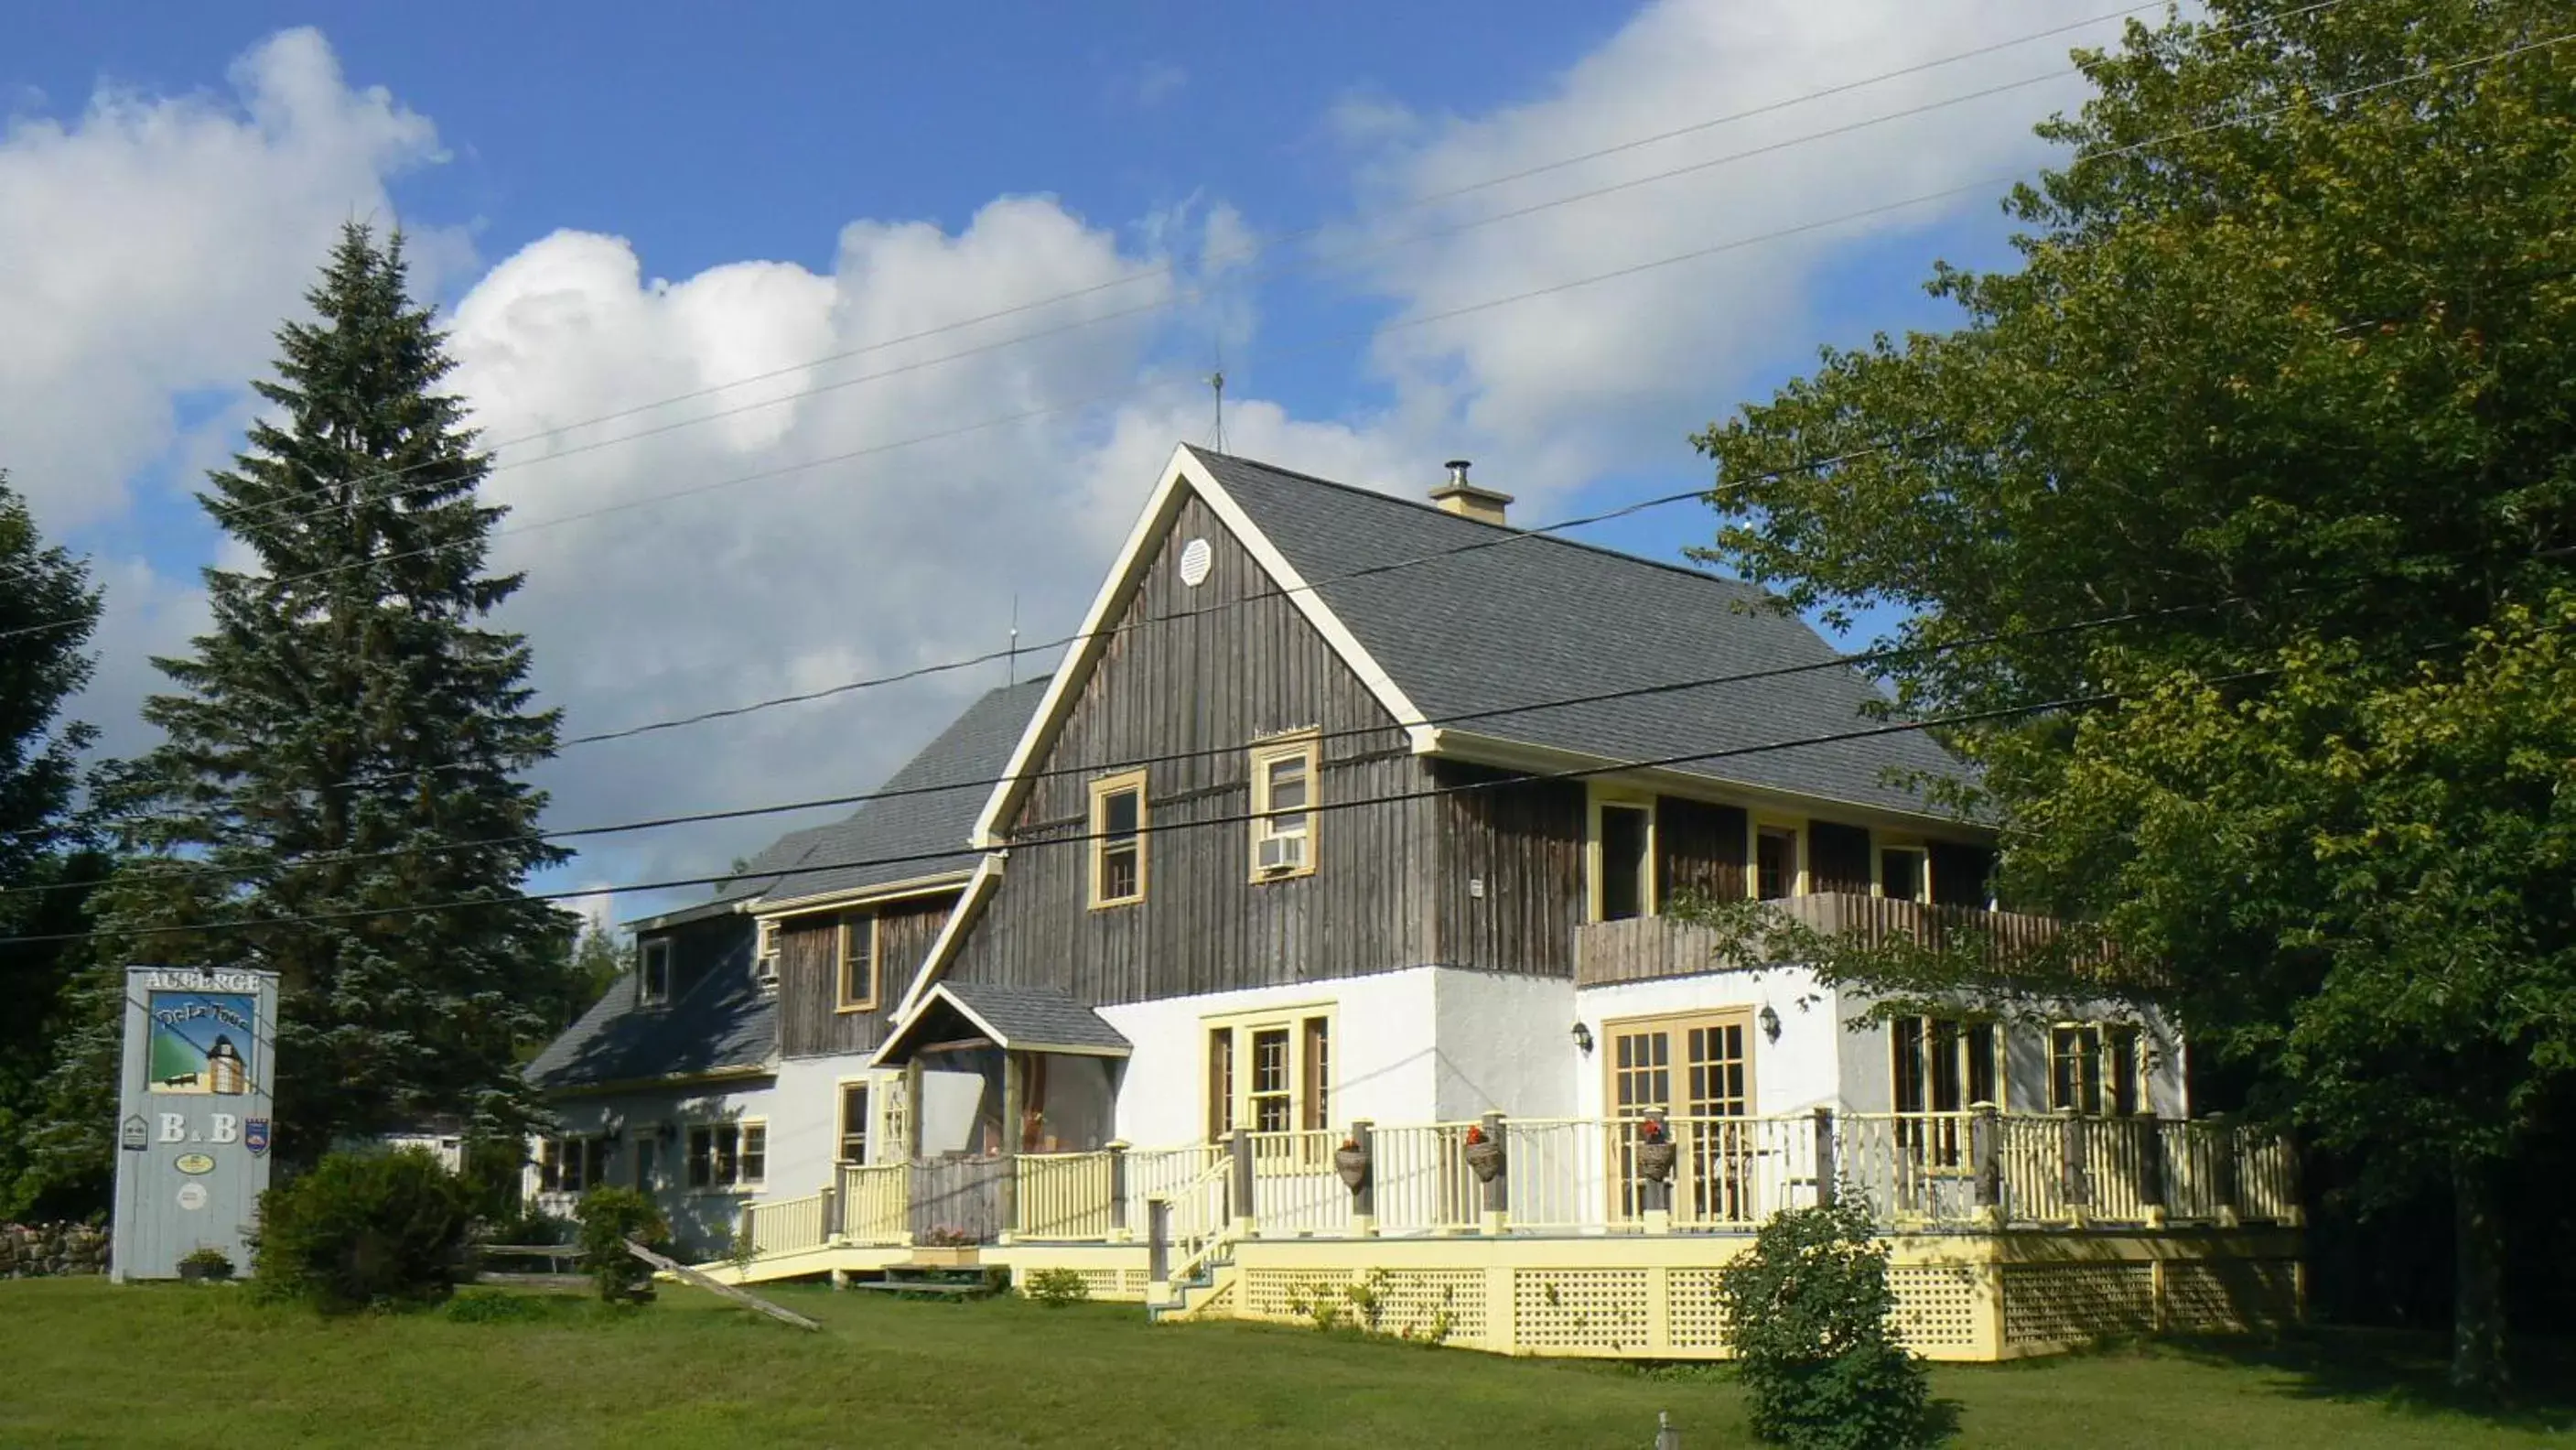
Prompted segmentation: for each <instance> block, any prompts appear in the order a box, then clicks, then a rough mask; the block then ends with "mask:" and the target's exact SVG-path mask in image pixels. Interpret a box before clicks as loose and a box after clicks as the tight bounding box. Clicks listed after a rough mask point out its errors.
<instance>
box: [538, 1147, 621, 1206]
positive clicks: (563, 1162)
mask: <svg viewBox="0 0 2576 1450" xmlns="http://www.w3.org/2000/svg"><path fill="white" fill-rule="evenodd" d="M607 1179H608V1140H607V1139H606V1138H599V1137H590V1136H586V1135H580V1134H566V1135H565V1136H563V1137H560V1138H545V1139H540V1140H539V1141H538V1144H537V1186H538V1187H540V1188H542V1189H544V1190H545V1191H546V1192H548V1193H574V1194H579V1193H588V1192H589V1191H590V1190H592V1189H594V1188H597V1187H599V1186H600V1185H601V1184H602V1183H605V1182H606V1181H607Z"/></svg>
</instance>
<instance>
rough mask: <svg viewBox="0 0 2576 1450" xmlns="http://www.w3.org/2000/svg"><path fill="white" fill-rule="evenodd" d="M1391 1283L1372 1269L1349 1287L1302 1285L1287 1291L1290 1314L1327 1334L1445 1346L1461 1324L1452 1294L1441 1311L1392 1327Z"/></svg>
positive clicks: (1448, 1293) (1383, 1273)
mask: <svg viewBox="0 0 2576 1450" xmlns="http://www.w3.org/2000/svg"><path fill="white" fill-rule="evenodd" d="M1388 1282H1389V1281H1388V1278H1387V1272H1386V1270H1384V1269H1371V1270H1369V1271H1368V1272H1367V1273H1366V1274H1363V1275H1361V1276H1360V1277H1359V1279H1357V1280H1356V1281H1354V1282H1351V1283H1347V1284H1338V1285H1336V1284H1299V1285H1296V1286H1294V1287H1292V1288H1291V1289H1290V1290H1289V1291H1288V1310H1289V1312H1290V1313H1292V1314H1299V1315H1303V1316H1305V1318H1306V1319H1307V1320H1308V1321H1309V1322H1311V1323H1312V1324H1313V1325H1314V1326H1315V1328H1316V1329H1317V1330H1318V1331H1319V1332H1321V1333H1325V1334H1330V1333H1333V1332H1334V1331H1336V1330H1348V1331H1350V1332H1352V1333H1355V1334H1359V1335H1362V1336H1367V1337H1377V1338H1385V1339H1393V1340H1400V1341H1403V1342H1405V1343H1409V1344H1421V1345H1437V1344H1441V1343H1445V1342H1446V1341H1447V1340H1448V1338H1449V1336H1450V1334H1451V1333H1453V1332H1454V1331H1455V1330H1456V1328H1457V1323H1458V1319H1457V1313H1456V1310H1455V1306H1454V1305H1453V1304H1452V1303H1451V1302H1450V1297H1451V1291H1449V1290H1445V1289H1444V1290H1442V1291H1441V1304H1440V1307H1439V1308H1438V1309H1435V1310H1433V1311H1432V1312H1431V1313H1430V1314H1428V1315H1425V1316H1419V1317H1416V1318H1412V1319H1408V1320H1406V1321H1405V1322H1404V1323H1402V1324H1397V1325H1393V1326H1389V1324H1388V1323H1387V1316H1388V1314H1389V1313H1390V1312H1391V1311H1392V1310H1393V1309H1394V1307H1395V1306H1394V1304H1393V1302H1392V1301H1391V1300H1390V1298H1389V1295H1388Z"/></svg>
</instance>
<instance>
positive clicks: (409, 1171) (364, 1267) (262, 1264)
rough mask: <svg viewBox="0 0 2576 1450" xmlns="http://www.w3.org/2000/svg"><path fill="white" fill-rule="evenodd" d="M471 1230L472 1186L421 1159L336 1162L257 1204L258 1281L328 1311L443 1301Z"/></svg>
mask: <svg viewBox="0 0 2576 1450" xmlns="http://www.w3.org/2000/svg"><path fill="white" fill-rule="evenodd" d="M472 1220H473V1202H472V1195H471V1193H469V1192H468V1191H467V1188H466V1186H465V1185H464V1184H463V1183H461V1182H459V1181H458V1179H457V1178H456V1176H455V1175H454V1174H451V1173H449V1172H448V1171H447V1170H446V1169H445V1168H443V1167H441V1166H439V1162H438V1160H437V1159H436V1158H433V1157H431V1156H430V1155H429V1154H428V1153H427V1152H425V1151H423V1150H421V1149H417V1148H411V1149H405V1150H404V1151H402V1152H399V1153H333V1154H330V1155H328V1156H326V1157H324V1158H323V1160H322V1161H321V1162H320V1163H317V1164H315V1165H314V1167H313V1171H311V1172H310V1173H307V1174H305V1175H304V1176H302V1177H301V1178H297V1179H295V1180H294V1181H292V1182H290V1183H287V1184H284V1185H282V1186H280V1187H277V1188H272V1189H270V1190H268V1191H267V1192H266V1193H263V1194H261V1195H260V1196H259V1235H258V1241H257V1243H256V1244H255V1246H254V1248H253V1251H252V1260H251V1264H252V1272H253V1273H254V1274H256V1275H257V1277H258V1280H259V1284H260V1287H261V1288H262V1289H263V1290H264V1291H266V1292H268V1293H269V1294H272V1295H274V1296H277V1297H281V1298H288V1299H300V1300H307V1301H310V1302H312V1303H314V1304H317V1305H319V1306H321V1307H322V1308H325V1309H357V1308H364V1307H366V1306H369V1305H375V1304H392V1303H405V1302H424V1301H435V1300H439V1299H444V1298H446V1297H447V1295H448V1292H449V1290H450V1289H451V1288H453V1287H454V1284H455V1280H456V1277H457V1275H458V1273H459V1272H460V1271H461V1270H462V1269H463V1267H464V1264H465V1256H466V1250H465V1244H466V1229H467V1226H468V1225H469V1224H470V1223H471V1222H472Z"/></svg>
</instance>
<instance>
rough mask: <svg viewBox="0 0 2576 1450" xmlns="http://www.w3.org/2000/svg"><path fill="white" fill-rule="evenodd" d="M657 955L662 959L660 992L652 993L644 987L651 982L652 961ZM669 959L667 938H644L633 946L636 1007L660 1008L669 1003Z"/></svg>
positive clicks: (668, 939)
mask: <svg viewBox="0 0 2576 1450" xmlns="http://www.w3.org/2000/svg"><path fill="white" fill-rule="evenodd" d="M657 954H658V955H659V956H660V957H661V958H662V990H661V991H659V992H655V991H652V990H650V989H648V987H647V986H646V983H648V982H650V981H652V980H653V974H652V960H653V958H654V957H655V956H656V955H657ZM671 958H672V951H671V939H670V938H669V937H667V936H655V937H646V938H645V939H644V940H642V941H640V942H637V943H636V944H635V1002H636V1005H638V1006H641V1007H660V1006H664V1005H666V1004H667V1003H669V1002H670V1000H671V972H672V970H673V965H672V960H671Z"/></svg>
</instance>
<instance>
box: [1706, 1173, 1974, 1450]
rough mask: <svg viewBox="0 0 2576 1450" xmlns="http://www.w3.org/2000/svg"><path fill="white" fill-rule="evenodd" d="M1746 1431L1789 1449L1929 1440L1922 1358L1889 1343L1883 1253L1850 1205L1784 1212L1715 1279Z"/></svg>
mask: <svg viewBox="0 0 2576 1450" xmlns="http://www.w3.org/2000/svg"><path fill="white" fill-rule="evenodd" d="M1718 1298H1719V1300H1720V1302H1721V1303H1722V1304H1723V1305H1724V1307H1725V1310H1726V1322H1727V1339H1728V1342H1729V1344H1730V1345H1731V1346H1732V1347H1733V1348H1734V1350H1735V1361H1736V1374H1737V1377H1738V1378H1739V1379H1740V1380H1741V1381H1742V1382H1743V1384H1744V1387H1745V1389H1746V1391H1747V1393H1748V1395H1749V1397H1750V1399H1751V1401H1752V1418H1753V1433H1754V1434H1756V1435H1758V1436H1760V1437H1761V1438H1762V1439H1764V1440H1767V1441H1770V1442H1771V1443H1773V1444H1776V1445H1791V1446H1797V1447H1800V1450H1808V1447H1813V1450H1910V1447H1916V1446H1928V1445H1935V1444H1938V1443H1940V1442H1941V1441H1942V1440H1943V1439H1944V1438H1946V1437H1947V1428H1948V1427H1947V1426H1946V1425H1945V1424H1944V1423H1943V1420H1942V1417H1941V1416H1940V1414H1939V1413H1938V1412H1937V1411H1936V1409H1935V1407H1934V1406H1933V1404H1932V1385H1931V1377H1930V1376H1929V1374H1927V1373H1926V1372H1925V1370H1924V1367H1923V1362H1922V1361H1921V1360H1919V1359H1917V1358H1915V1357H1914V1356H1913V1355H1911V1354H1909V1353H1907V1352H1906V1350H1905V1348H1904V1346H1902V1345H1900V1344H1898V1343H1897V1342H1896V1334H1895V1330H1894V1328H1893V1326H1892V1325H1891V1324H1890V1323H1889V1317H1890V1315H1892V1314H1893V1313H1894V1311H1895V1309H1896V1295H1895V1293H1894V1291H1893V1290H1891V1289H1889V1288H1888V1286H1887V1250H1886V1247H1885V1246H1884V1245H1882V1244H1880V1243H1879V1242H1878V1241H1877V1240H1876V1239H1875V1238H1873V1237H1872V1235H1871V1233H1870V1221H1869V1214H1868V1212H1867V1210H1866V1209H1864V1208H1862V1207H1860V1206H1859V1205H1856V1204H1848V1203H1846V1204H1840V1205H1836V1206H1833V1207H1829V1208H1801V1209H1791V1210H1788V1211H1787V1212H1784V1213H1781V1214H1779V1215H1777V1216H1775V1217H1774V1218H1773V1219H1772V1220H1771V1221H1770V1222H1769V1223H1767V1224H1764V1225H1763V1226H1762V1231H1761V1233H1760V1234H1759V1235H1757V1236H1756V1237H1755V1239H1754V1241H1753V1249H1752V1251H1751V1252H1750V1253H1747V1254H1745V1255H1744V1256H1743V1257H1742V1258H1739V1259H1737V1260H1736V1261H1735V1262H1734V1263H1733V1264H1732V1265H1729V1266H1728V1267H1727V1268H1726V1270H1725V1271H1724V1272H1723V1273H1721V1274H1720V1275H1719V1276H1718Z"/></svg>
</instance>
